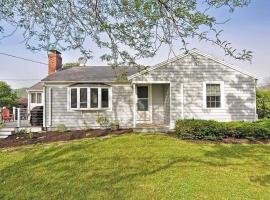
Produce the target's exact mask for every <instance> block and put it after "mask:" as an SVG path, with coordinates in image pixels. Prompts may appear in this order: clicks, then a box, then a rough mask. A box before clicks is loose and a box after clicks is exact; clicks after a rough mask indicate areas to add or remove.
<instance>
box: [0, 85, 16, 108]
mask: <svg viewBox="0 0 270 200" xmlns="http://www.w3.org/2000/svg"><path fill="white" fill-rule="evenodd" d="M17 99H18V97H17V95H16V93H15V92H14V91H12V89H11V88H10V86H9V85H8V84H7V83H6V82H4V81H0V108H2V107H4V106H5V107H8V108H12V106H14V105H15V101H16V100H17Z"/></svg>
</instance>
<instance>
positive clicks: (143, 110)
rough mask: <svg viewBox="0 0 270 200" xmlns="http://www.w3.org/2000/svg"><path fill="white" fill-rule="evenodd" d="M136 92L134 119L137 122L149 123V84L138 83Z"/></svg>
mask: <svg viewBox="0 0 270 200" xmlns="http://www.w3.org/2000/svg"><path fill="white" fill-rule="evenodd" d="M136 93H137V95H136V96H137V106H136V113H137V117H136V121H137V123H151V86H148V85H138V86H137V89H136Z"/></svg>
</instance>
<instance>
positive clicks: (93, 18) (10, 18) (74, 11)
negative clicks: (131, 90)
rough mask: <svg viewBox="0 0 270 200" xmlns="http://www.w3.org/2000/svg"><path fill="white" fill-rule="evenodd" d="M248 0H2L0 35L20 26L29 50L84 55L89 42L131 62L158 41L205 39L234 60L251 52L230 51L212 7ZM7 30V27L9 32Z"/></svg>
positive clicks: (149, 53)
mask: <svg viewBox="0 0 270 200" xmlns="http://www.w3.org/2000/svg"><path fill="white" fill-rule="evenodd" d="M249 3H250V0H2V1H1V2H0V34H1V36H2V38H5V37H6V36H9V35H10V34H12V33H13V31H10V30H6V29H5V26H3V25H2V26H1V24H3V23H5V24H9V25H12V26H13V27H14V31H15V30H17V29H22V30H23V31H24V34H23V35H24V38H25V44H26V46H27V47H28V48H29V49H31V50H48V49H50V48H57V49H58V50H61V51H63V50H67V49H80V50H81V52H82V53H83V54H84V55H86V56H87V57H91V56H92V51H93V49H92V48H91V47H89V46H90V45H89V41H92V42H94V43H95V44H97V46H98V47H100V48H105V49H107V50H105V51H104V52H106V54H104V55H102V57H101V58H102V59H103V60H106V61H108V62H109V63H112V64H116V65H117V64H119V63H121V64H124V63H125V64H135V63H136V60H137V59H139V58H147V57H153V56H154V55H155V54H156V53H157V51H158V50H159V49H160V47H161V46H163V45H168V46H169V47H170V50H172V49H173V47H174V46H175V45H176V46H181V47H180V50H184V51H188V50H189V49H190V48H192V47H189V45H188V41H189V40H190V39H194V40H199V41H206V42H210V43H212V44H214V45H216V46H218V47H220V48H222V49H223V50H224V52H225V54H227V55H230V56H232V57H234V58H236V59H242V60H250V59H251V58H252V55H251V51H247V50H236V49H234V48H233V46H232V45H231V43H230V42H229V41H226V40H223V39H222V37H221V35H222V30H221V28H220V26H221V25H222V23H224V22H219V21H218V20H217V18H216V17H215V16H214V15H212V14H211V13H213V12H212V11H213V9H219V8H226V7H227V8H228V12H233V11H234V10H235V9H236V8H241V7H244V6H247V5H248V4H249ZM9 31H10V32H9Z"/></svg>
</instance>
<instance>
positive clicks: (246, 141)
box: [185, 137, 270, 144]
mask: <svg viewBox="0 0 270 200" xmlns="http://www.w3.org/2000/svg"><path fill="white" fill-rule="evenodd" d="M185 141H187V142H191V143H198V144H269V143H270V141H269V140H267V139H261V140H258V139H257V140H251V139H240V138H234V137H230V138H224V139H223V140H214V141H212V140H185Z"/></svg>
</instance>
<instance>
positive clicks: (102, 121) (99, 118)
mask: <svg viewBox="0 0 270 200" xmlns="http://www.w3.org/2000/svg"><path fill="white" fill-rule="evenodd" d="M96 122H97V124H99V125H100V126H101V127H102V128H108V127H109V125H110V121H109V119H108V118H107V117H105V116H102V115H99V116H97V118H96Z"/></svg>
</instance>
